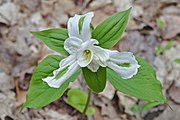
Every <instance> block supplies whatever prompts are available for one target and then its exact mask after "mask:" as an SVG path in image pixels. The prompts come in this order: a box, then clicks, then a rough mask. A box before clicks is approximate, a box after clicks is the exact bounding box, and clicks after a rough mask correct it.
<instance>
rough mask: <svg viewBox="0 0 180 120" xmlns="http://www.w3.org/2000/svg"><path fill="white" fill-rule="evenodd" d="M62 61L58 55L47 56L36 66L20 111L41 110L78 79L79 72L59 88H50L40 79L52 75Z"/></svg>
mask: <svg viewBox="0 0 180 120" xmlns="http://www.w3.org/2000/svg"><path fill="white" fill-rule="evenodd" d="M62 59H63V58H62V57H60V56H58V55H49V56H48V57H46V58H45V59H44V60H42V62H40V63H39V64H38V66H37V68H36V69H35V70H34V73H33V76H32V78H31V81H30V86H29V90H28V93H27V98H26V102H25V103H24V105H23V107H22V110H23V109H25V108H41V107H43V106H46V105H48V104H49V103H51V102H53V101H54V100H56V99H58V98H59V97H61V96H62V94H63V93H64V91H65V90H66V88H67V87H68V85H69V83H70V82H72V81H74V80H75V79H76V78H77V77H78V75H79V74H80V70H79V71H77V72H76V73H74V74H73V75H72V77H70V78H69V79H68V80H66V82H64V83H63V84H62V86H61V87H60V88H52V87H50V86H48V85H47V83H45V82H44V81H43V80H42V78H46V77H47V76H52V75H53V71H54V70H56V69H58V68H59V62H60V61H61V60H62Z"/></svg>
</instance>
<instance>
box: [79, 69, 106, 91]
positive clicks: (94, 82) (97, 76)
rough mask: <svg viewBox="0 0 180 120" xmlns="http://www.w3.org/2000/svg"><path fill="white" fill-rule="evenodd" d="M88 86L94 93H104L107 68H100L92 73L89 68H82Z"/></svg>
mask: <svg viewBox="0 0 180 120" xmlns="http://www.w3.org/2000/svg"><path fill="white" fill-rule="evenodd" d="M82 71H83V75H84V78H85V81H86V83H87V85H88V86H89V87H90V89H92V90H93V91H94V92H96V93H99V92H102V91H103V90H104V88H105V86H106V68H104V67H99V69H98V71H97V72H92V71H91V70H89V69H88V68H82Z"/></svg>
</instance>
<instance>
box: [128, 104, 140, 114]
mask: <svg viewBox="0 0 180 120" xmlns="http://www.w3.org/2000/svg"><path fill="white" fill-rule="evenodd" d="M130 110H131V112H132V113H133V114H134V115H138V114H139V113H140V110H139V106H138V104H137V103H135V104H134V105H133V106H132V107H131V108H130Z"/></svg>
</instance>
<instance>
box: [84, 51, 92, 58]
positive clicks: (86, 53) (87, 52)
mask: <svg viewBox="0 0 180 120" xmlns="http://www.w3.org/2000/svg"><path fill="white" fill-rule="evenodd" d="M83 54H84V56H85V58H86V61H89V60H90V58H91V51H90V50H84V51H83Z"/></svg>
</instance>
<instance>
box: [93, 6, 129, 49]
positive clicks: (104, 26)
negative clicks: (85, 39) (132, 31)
mask: <svg viewBox="0 0 180 120" xmlns="http://www.w3.org/2000/svg"><path fill="white" fill-rule="evenodd" d="M130 11H131V8H130V9H128V10H126V11H122V12H119V13H116V14H113V15H112V16H110V17H108V18H107V19H106V20H104V21H103V22H102V23H101V24H99V25H98V26H97V27H96V28H95V29H94V31H93V33H92V37H93V38H95V39H96V40H98V41H99V45H100V46H101V47H103V48H112V47H113V46H114V45H115V44H116V43H117V42H118V41H119V40H120V38H121V36H122V34H123V32H124V31H125V29H126V26H127V23H128V18H129V14H130Z"/></svg>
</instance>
